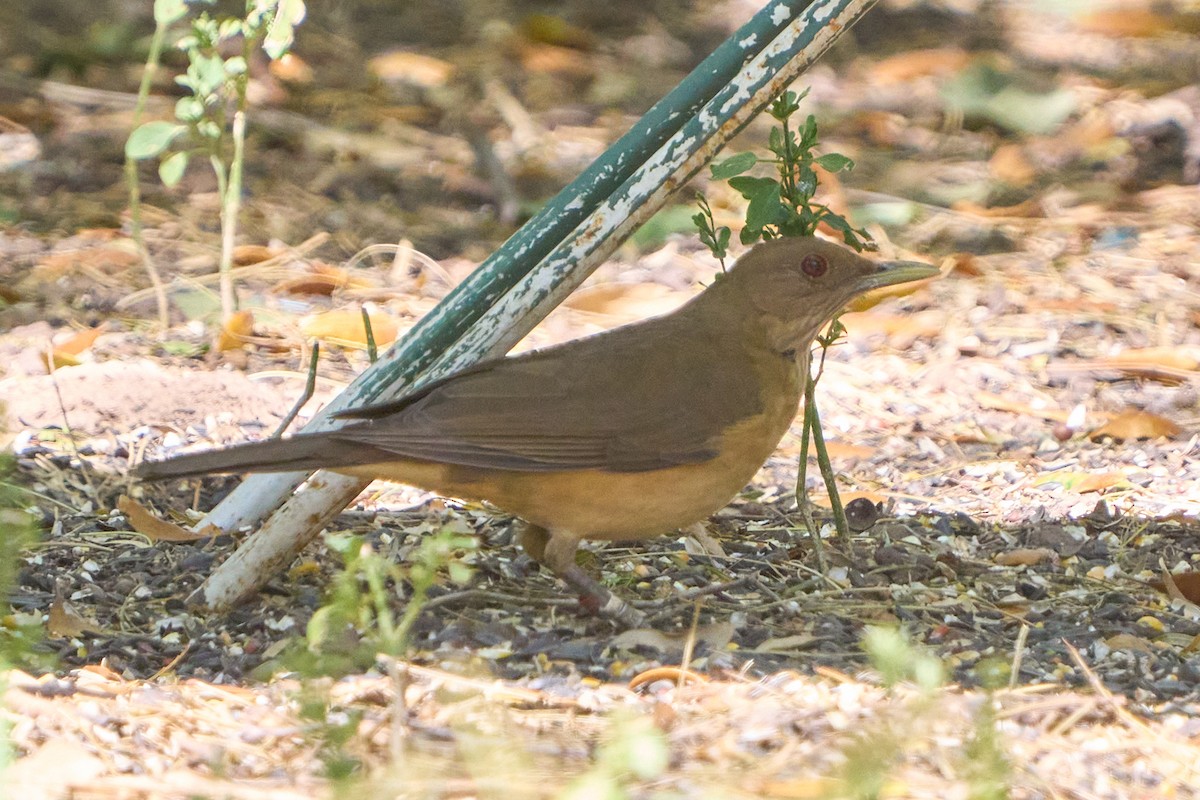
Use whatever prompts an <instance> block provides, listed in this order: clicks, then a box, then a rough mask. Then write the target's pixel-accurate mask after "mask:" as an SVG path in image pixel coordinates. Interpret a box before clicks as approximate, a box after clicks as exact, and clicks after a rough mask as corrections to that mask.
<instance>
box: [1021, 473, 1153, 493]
mask: <svg viewBox="0 0 1200 800" xmlns="http://www.w3.org/2000/svg"><path fill="white" fill-rule="evenodd" d="M1034 483H1035V484H1036V485H1038V486H1041V485H1043V484H1047V483H1057V484H1058V485H1060V486H1062V487H1063V488H1064V489H1067V490H1068V491H1073V492H1079V493H1080V494H1084V493H1087V492H1101V491H1104V490H1105V489H1114V488H1118V487H1120V488H1129V486H1131V484H1130V483H1129V481H1127V480H1126V479H1125V473H1123V472H1067V471H1065V470H1063V471H1061V472H1052V473H1050V474H1049V475H1042V476H1041V477H1039V478H1038V479H1037V480H1036V481H1034Z"/></svg>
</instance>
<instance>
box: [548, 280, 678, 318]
mask: <svg viewBox="0 0 1200 800" xmlns="http://www.w3.org/2000/svg"><path fill="white" fill-rule="evenodd" d="M691 297H692V295H691V294H689V293H687V292H678V291H675V290H673V289H668V288H667V287H666V286H663V285H662V284H661V283H602V284H598V285H596V286H588V287H587V288H584V289H580V290H579V291H578V292H574V293H573V294H571V295H570V296H569V297H568V298H567V299H566V300H564V301H563V305H564V306H566V307H567V308H570V309H573V310H575V311H582V312H584V313H587V314H600V315H603V316H606V317H612V318H613V320H614V322H622V323H623V322H632V321H634V320H639V319H645V318H646V317H653V316H657V315H659V314H666V313H667V312H669V311H674V310H675V309H677V308H679V306H681V305H682V304H683V303H684V302H686V301H687V300H688V299H690V298H691Z"/></svg>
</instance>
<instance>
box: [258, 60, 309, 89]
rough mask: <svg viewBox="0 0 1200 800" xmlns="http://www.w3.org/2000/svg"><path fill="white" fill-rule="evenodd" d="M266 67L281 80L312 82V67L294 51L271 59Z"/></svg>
mask: <svg viewBox="0 0 1200 800" xmlns="http://www.w3.org/2000/svg"><path fill="white" fill-rule="evenodd" d="M267 69H268V70H270V72H271V74H272V75H274V76H275V77H276V78H278V79H279V80H281V81H287V82H288V83H312V80H313V68H312V67H310V66H309V65H308V62H306V61H305V60H304V59H302V58H300V56H298V55H296V54H295V53H284V54H283V58H274V59H271V61H270V63H269V64H268V65H267Z"/></svg>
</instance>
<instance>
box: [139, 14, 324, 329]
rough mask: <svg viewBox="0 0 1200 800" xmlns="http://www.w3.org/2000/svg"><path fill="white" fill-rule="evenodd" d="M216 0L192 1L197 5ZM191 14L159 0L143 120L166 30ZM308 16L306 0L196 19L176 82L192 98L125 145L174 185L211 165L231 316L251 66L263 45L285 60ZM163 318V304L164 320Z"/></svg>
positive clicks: (225, 307) (226, 310)
mask: <svg viewBox="0 0 1200 800" xmlns="http://www.w3.org/2000/svg"><path fill="white" fill-rule="evenodd" d="M213 2H214V0H192V3H191V5H192V6H200V5H211V4H212V3H213ZM188 11H189V7H188V3H185V2H184V0H155V3H154V20H155V37H154V41H152V43H151V52H150V58H149V59H148V60H147V63H146V78H144V79H143V82H142V92H141V93H140V94H139V106H138V111H137V112H136V114H135V119H137V118H140V115H141V108H142V106H143V105H144V102H145V97H146V95H147V94H148V92H149V78H150V76H152V75H153V73H154V71H155V70H156V69H157V66H158V58H159V55H160V52H161V48H162V42H163V39H164V38H165V36H166V32H167V30H168V29H169V28H170V27H171V26H172V25H174V24H176V23H178V22H180V21H182V20H183V19H184V18H185V17H187V14H188ZM304 14H305V7H304V2H303V0H246V6H245V13H244V15H243V16H241V17H214V16H212V15H211V14H209V12H208V11H201V12H199V13H198V14H196V15H195V16H194V17H192V18H191V20H190V24H189V30H188V32H187V33H186V34H184V36H183V37H182V38H181V39H180V40H179V41H178V42H177V43H176V46H177V47H178V48H179V49H180V50H182V51H183V52H184V53H185V54H186V55H187V60H188V68H187V71H186V72H185V73H184V74H183V75H180V76H177V77H176V78H175V81H176V83H178V84H179V85H180V86H182V87H183V88H184V89H186V90H187V92H188V93H187V94H186V95H184V96H183V97H181V98H179V100H178V101H177V102H176V103H175V121H174V122H169V121H166V120H155V121H152V122H146V123H143V124H141V125H138V126H137V127H136V128H135V129H134V131H133V133H131V134H130V136H129V139H128V141H126V143H125V157H126V163H127V165H129V164H133V163H134V162H137V161H142V160H145V159H150V158H158V159H159V165H158V175H159V177H160V178H161V179H162V182H163V183H164V184H165V185H166V186H174V185H176V184H177V183H179V181H180V180H181V179H182V178H183V174H184V172H185V171H186V170H187V166H188V163H189V161H190V160H191V158H192V157H193V156H195V157H201V158H206V159H207V160H208V163H209V166H210V167H211V168H212V170H213V173H214V174H215V175H216V178H217V191H218V193H219V195H220V198H221V263H220V269H221V309H222V312H223V315H224V318H226V319H228V318H229V316H230V315H232V314H233V312H234V310H235V307H236V303H235V298H234V293H233V277H232V269H233V245H234V239H235V236H236V234H237V216H238V212H239V210H240V208H241V192H242V169H243V165H244V163H245V141H246V112H247V109H248V106H249V104H248V102H247V98H246V89H247V86H248V85H249V72H248V64H249V61H250V57H251V55H252V54H253V52H254V51H255V49H256V48H258V47H259V46H261V47H262V50H263V52H265V53H266V55H267V57H268V58H271V59H279V58H282V57H283V56H284V55H285V54H286V53H287V52H288V50H289V49H290V48H291V46H292V42H293V40H294V36H295V29H296V26H297V25H299V24H300V22H301V21H303V19H304ZM238 41H240V44H241V48H240V52H239V53H238V54H236V55H232V56H225V55H223V51H224V49H225V48H226V47H227V46H228V45H229V44H231V43H234V42H238ZM127 169H129V170H132V167H128V168H127ZM127 176H128V177H129V180H130V181H131V189H130V203H131V207H132V208H133V209H134V211H135V214H134V217H135V222H134V227H135V230H136V231H140V221H139V218H138V216H137V214H136V210H137V205H138V195H137V181H136V178H137V175H136V171H135V170H132V171H131V172H127ZM142 247H143V250H144V245H142ZM147 262H148V263H149V261H148V260H147ZM151 269H153V268H152V267H151ZM151 279H152V281H154V282H155V285H156V287H159V286H160V285H161V282H159V281H158V280H157V273H156V272H153V271H152V272H151ZM160 298H161V292H160ZM163 313H164V311H163V309H162V300H161V299H160V315H162V314H163Z"/></svg>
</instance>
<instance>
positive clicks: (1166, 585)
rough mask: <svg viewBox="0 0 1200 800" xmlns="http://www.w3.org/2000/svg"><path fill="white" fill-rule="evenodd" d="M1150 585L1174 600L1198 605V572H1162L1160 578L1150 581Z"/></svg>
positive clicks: (1199, 596)
mask: <svg viewBox="0 0 1200 800" xmlns="http://www.w3.org/2000/svg"><path fill="white" fill-rule="evenodd" d="M1150 585H1151V586H1153V587H1154V588H1155V589H1158V590H1159V591H1160V592H1164V593H1165V594H1167V595H1168V596H1169V597H1173V598H1175V599H1176V600H1187V601H1188V602H1189V603H1196V604H1198V605H1200V572H1180V573H1178V574H1175V575H1172V574H1171V573H1169V572H1163V577H1162V580H1153V581H1150Z"/></svg>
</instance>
